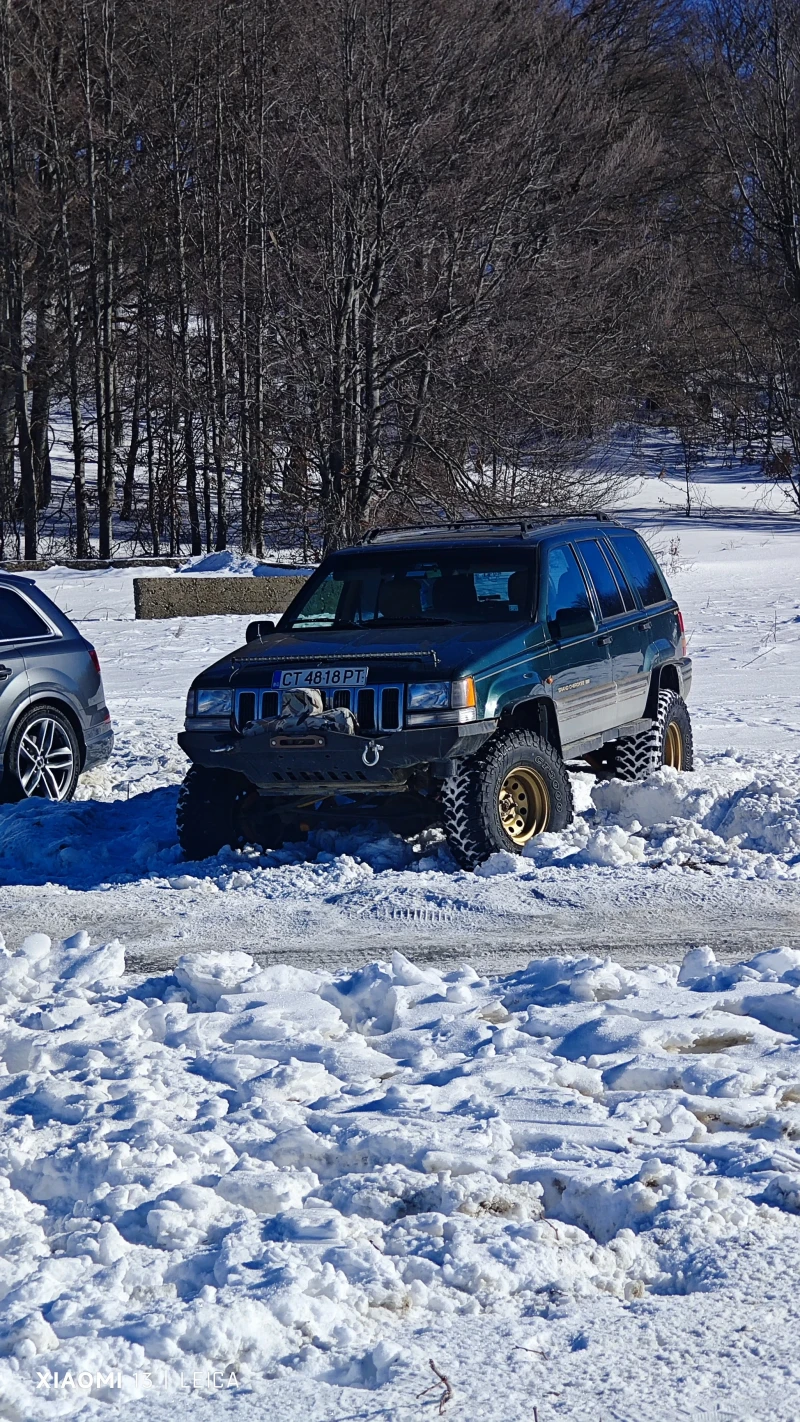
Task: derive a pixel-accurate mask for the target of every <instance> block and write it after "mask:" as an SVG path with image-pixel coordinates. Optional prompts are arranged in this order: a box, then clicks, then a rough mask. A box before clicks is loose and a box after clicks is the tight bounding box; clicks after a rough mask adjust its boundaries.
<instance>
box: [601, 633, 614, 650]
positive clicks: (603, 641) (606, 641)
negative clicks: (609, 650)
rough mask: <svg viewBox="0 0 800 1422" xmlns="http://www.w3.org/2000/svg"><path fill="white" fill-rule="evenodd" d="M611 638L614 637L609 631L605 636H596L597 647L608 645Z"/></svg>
mask: <svg viewBox="0 0 800 1422" xmlns="http://www.w3.org/2000/svg"><path fill="white" fill-rule="evenodd" d="M613 640H614V638H613V637H612V635H611V633H610V632H609V633H607V635H606V636H605V637H598V639H597V645H598V647H608V646H609V645H610V643H611V642H613Z"/></svg>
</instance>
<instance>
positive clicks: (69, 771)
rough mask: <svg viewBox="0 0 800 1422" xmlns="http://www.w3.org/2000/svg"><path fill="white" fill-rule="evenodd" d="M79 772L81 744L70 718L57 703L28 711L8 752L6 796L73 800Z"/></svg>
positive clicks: (9, 745)
mask: <svg viewBox="0 0 800 1422" xmlns="http://www.w3.org/2000/svg"><path fill="white" fill-rule="evenodd" d="M80 773H81V752H80V746H79V745H78V737H77V735H76V733H75V728H74V726H73V724H72V722H71V721H70V719H69V717H68V716H66V715H65V714H64V712H63V711H61V710H60V709H59V708H58V707H57V706H47V705H43V706H32V707H31V708H30V710H28V711H25V712H24V714H23V715H22V716H21V717H20V719H19V721H18V722H17V724H16V726H15V727H14V731H13V733H12V736H11V740H10V741H9V744H8V751H7V752H6V777H5V782H6V783H5V785H4V787H3V790H4V798H5V799H9V800H26V799H31V798H33V797H38V798H40V799H43V800H71V799H72V797H73V795H74V794H75V786H76V785H77V783H78V776H79V775H80Z"/></svg>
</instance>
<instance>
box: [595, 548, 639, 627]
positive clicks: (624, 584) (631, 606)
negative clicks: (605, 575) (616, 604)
mask: <svg viewBox="0 0 800 1422" xmlns="http://www.w3.org/2000/svg"><path fill="white" fill-rule="evenodd" d="M603 552H604V553H605V555H606V557H607V559H608V561H609V563H610V564H611V568H612V571H613V574H614V577H615V578H616V580H617V586H618V587H619V590H620V592H621V593H622V601H623V602H624V604H625V611H626V612H633V611H634V610H635V608H636V598H635V597H634V596H633V593H632V592H631V590H630V586H629V584H628V579H627V578H626V577H625V574H624V573H623V571H622V567H621V565H620V561H619V558H618V557H617V555H616V553H615V552H614V549H613V547H612V545H611V544H610V543H604V544H603Z"/></svg>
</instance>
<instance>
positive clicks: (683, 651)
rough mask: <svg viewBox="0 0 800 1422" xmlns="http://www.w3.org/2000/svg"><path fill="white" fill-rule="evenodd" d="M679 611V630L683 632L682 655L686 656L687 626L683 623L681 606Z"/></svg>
mask: <svg viewBox="0 0 800 1422" xmlns="http://www.w3.org/2000/svg"><path fill="white" fill-rule="evenodd" d="M677 613H678V631H679V632H680V634H681V656H682V657H685V656H686V628H685V627H684V625H683V613H682V612H681V610H680V608H678V609H677Z"/></svg>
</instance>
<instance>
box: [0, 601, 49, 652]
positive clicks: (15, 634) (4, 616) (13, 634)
mask: <svg viewBox="0 0 800 1422" xmlns="http://www.w3.org/2000/svg"><path fill="white" fill-rule="evenodd" d="M49 636H51V632H50V628H49V627H48V626H47V623H46V622H44V621H43V620H42V618H41V617H40V616H39V614H38V613H37V612H34V610H33V608H32V607H31V605H30V603H28V602H25V601H24V600H23V599H22V598H21V597H19V596H18V595H17V593H15V592H12V591H11V589H10V588H0V642H20V641H24V640H25V638H27V637H49Z"/></svg>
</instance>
